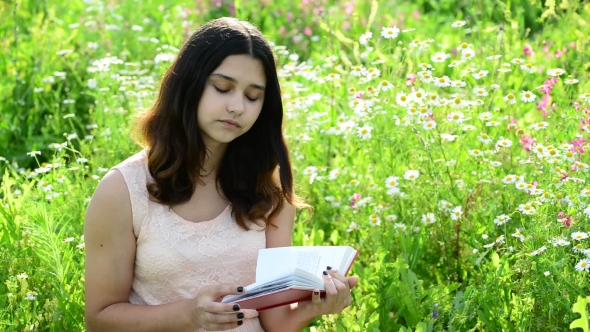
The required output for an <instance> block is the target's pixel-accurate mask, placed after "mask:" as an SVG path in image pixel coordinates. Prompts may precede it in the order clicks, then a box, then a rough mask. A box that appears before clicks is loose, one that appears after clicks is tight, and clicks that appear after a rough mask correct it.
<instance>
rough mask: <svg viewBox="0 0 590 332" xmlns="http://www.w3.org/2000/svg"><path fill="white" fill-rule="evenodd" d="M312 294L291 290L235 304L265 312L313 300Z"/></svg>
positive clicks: (307, 291)
mask: <svg viewBox="0 0 590 332" xmlns="http://www.w3.org/2000/svg"><path fill="white" fill-rule="evenodd" d="M358 254H359V250H357V251H356V254H355V255H354V258H353V259H352V262H351V263H350V266H349V267H348V270H347V271H346V273H345V274H344V275H345V276H346V275H348V272H350V269H351V268H352V265H353V264H354V261H355V260H356V257H357V256H358ZM312 292H313V291H311V290H302V289H294V288H289V289H285V290H283V291H280V292H276V293H272V294H266V295H262V296H259V297H254V298H250V299H246V300H241V301H240V300H238V301H235V303H238V304H239V305H240V308H242V309H255V310H257V311H263V310H267V309H272V308H276V307H280V306H283V305H287V304H291V303H295V302H300V301H307V300H311V295H312ZM325 294H326V292H325V291H321V292H320V296H322V297H324V296H325Z"/></svg>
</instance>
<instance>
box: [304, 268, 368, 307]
mask: <svg viewBox="0 0 590 332" xmlns="http://www.w3.org/2000/svg"><path fill="white" fill-rule="evenodd" d="M325 272H327V274H326V273H324V275H323V279H324V289H325V290H326V297H325V298H323V299H322V298H321V297H320V292H319V290H317V289H316V290H314V292H313V294H312V297H311V301H306V302H303V303H299V305H300V306H301V305H303V306H304V307H307V309H308V310H310V311H311V312H313V313H314V315H315V316H320V315H326V314H338V313H340V312H342V310H344V308H346V307H348V306H349V305H350V304H351V302H352V296H351V294H350V290H351V289H353V288H354V286H356V284H357V283H358V278H357V277H348V278H347V277H345V276H344V275H342V273H340V272H338V270H334V269H332V268H330V267H329V266H328V267H327V269H326V271H325Z"/></svg>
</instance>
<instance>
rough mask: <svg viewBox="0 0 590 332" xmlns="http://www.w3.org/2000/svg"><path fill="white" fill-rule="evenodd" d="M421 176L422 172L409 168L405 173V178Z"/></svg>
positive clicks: (413, 178) (410, 178) (411, 178)
mask: <svg viewBox="0 0 590 332" xmlns="http://www.w3.org/2000/svg"><path fill="white" fill-rule="evenodd" d="M419 176H420V172H419V171H417V170H408V171H406V172H405V173H404V179H406V180H416V179H417V178H418V177H419Z"/></svg>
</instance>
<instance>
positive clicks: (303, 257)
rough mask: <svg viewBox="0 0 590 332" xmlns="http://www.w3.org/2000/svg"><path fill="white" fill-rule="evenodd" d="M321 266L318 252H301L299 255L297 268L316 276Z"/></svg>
mask: <svg viewBox="0 0 590 332" xmlns="http://www.w3.org/2000/svg"><path fill="white" fill-rule="evenodd" d="M319 264H320V253H319V252H318V251H316V250H305V251H300V252H299V253H298V255H297V268H299V269H302V270H304V271H307V272H309V273H312V274H316V272H317V270H318V267H319Z"/></svg>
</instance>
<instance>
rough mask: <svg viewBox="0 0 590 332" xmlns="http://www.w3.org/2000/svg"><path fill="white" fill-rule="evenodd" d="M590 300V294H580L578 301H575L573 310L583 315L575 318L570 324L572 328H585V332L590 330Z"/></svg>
mask: <svg viewBox="0 0 590 332" xmlns="http://www.w3.org/2000/svg"><path fill="white" fill-rule="evenodd" d="M589 300H590V296H588V297H585V298H584V297H581V296H578V301H577V302H576V303H574V306H573V308H572V311H573V312H577V313H579V314H580V315H581V317H580V318H578V319H576V320H574V321H573V322H572V323H571V324H570V329H571V330H573V329H575V328H580V329H582V330H584V332H588V331H589V330H590V326H589V325H588V309H586V308H587V306H588V301H589Z"/></svg>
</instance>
